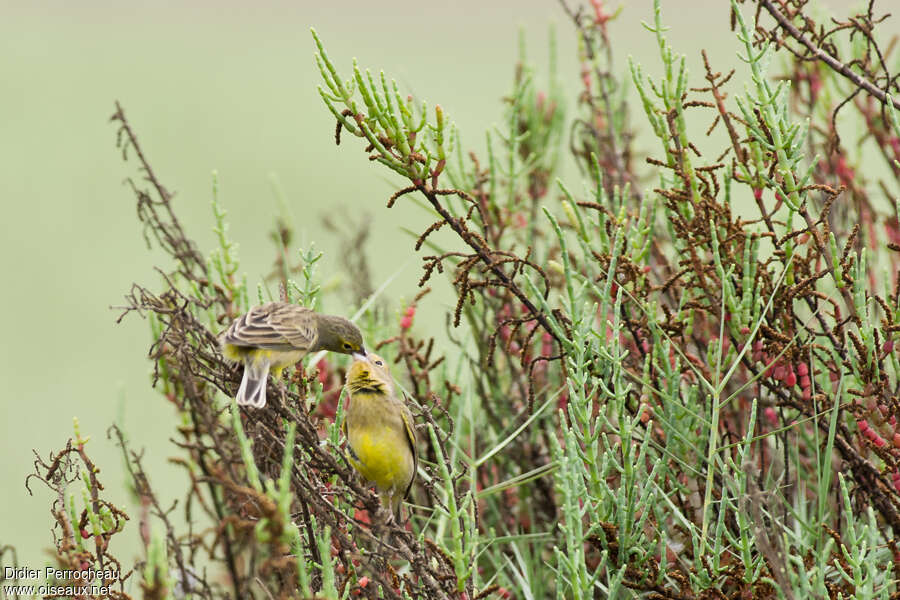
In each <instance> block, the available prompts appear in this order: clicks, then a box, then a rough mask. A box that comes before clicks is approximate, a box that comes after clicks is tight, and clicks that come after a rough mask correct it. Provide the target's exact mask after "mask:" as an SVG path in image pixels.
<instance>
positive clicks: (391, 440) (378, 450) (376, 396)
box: [344, 353, 418, 522]
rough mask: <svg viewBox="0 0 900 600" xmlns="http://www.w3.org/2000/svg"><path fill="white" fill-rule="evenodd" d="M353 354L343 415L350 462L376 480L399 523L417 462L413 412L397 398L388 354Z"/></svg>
mask: <svg viewBox="0 0 900 600" xmlns="http://www.w3.org/2000/svg"><path fill="white" fill-rule="evenodd" d="M353 359H354V360H353V364H352V365H351V366H350V369H349V370H348V371H347V390H348V391H349V392H350V402H349V406H348V407H347V413H346V416H345V419H344V434H345V435H346V437H347V446H348V449H349V455H350V456H349V458H350V463H351V464H352V465H353V467H354V468H355V469H356V470H357V471H359V473H360V475H362V476H363V477H364V478H365V479H367V480H369V481H371V482H372V483H374V484H375V487H376V488H378V491H379V492H380V494H381V501H382V503H383V504H384V506H385V507H386V508H388V509H390V514H391V518H393V519H394V520H395V521H398V522H399V520H400V507H401V505H402V503H403V500H405V499H406V497H407V496H408V495H409V490H410V488H412V483H413V479H415V476H416V467H417V465H418V452H417V451H416V429H415V425H414V424H413V417H412V413H411V412H410V411H409V407H408V406H407V405H406V402H405V401H404V399H403V398H402V396H401V397H399V398H398V397H397V394H396V393H395V391H394V381H393V379H392V378H391V375H390V373H389V372H388V370H387V366H386V364H385V362H384V359H382V358H381V357H380V356H378V355H377V354H371V353H369V354H368V355H367V356H362V355H358V354H354V355H353Z"/></svg>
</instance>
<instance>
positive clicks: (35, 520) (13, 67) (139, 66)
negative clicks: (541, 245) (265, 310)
mask: <svg viewBox="0 0 900 600" xmlns="http://www.w3.org/2000/svg"><path fill="white" fill-rule="evenodd" d="M624 4H625V6H624V8H623V10H622V13H621V15H620V17H619V19H618V21H616V22H614V23H613V24H612V25H611V31H612V35H613V39H614V41H615V52H616V56H617V59H618V62H619V65H620V74H622V75H624V72H625V65H626V62H625V59H626V57H627V55H633V56H634V57H635V59H636V60H637V61H638V62H640V63H642V64H643V65H644V66H645V69H646V70H647V71H648V72H649V73H651V74H654V75H655V74H658V73H659V61H658V58H657V49H656V46H655V41H654V39H653V37H652V35H651V34H649V33H647V32H646V31H645V30H644V29H643V28H642V27H641V24H640V23H641V21H642V20H651V19H652V2H651V1H650V0H640V1H636V0H633V1H629V2H625V3H624ZM887 4H888V3H884V6H883V8H884V9H887V8H888V6H887ZM728 5H729V3H728V2H726V1H724V0H718V1H715V2H713V1H711V0H665V1H664V2H663V9H664V20H665V22H666V24H667V25H669V26H670V27H671V31H670V38H669V39H670V42H671V43H672V45H673V46H674V47H675V49H676V50H677V51H679V52H682V53H685V54H686V55H687V56H688V65H689V68H690V72H691V73H692V74H693V75H692V77H693V82H692V83H693V84H694V85H695V86H702V85H703V83H704V82H703V81H702V62H701V61H700V49H701V48H704V47H705V48H708V49H709V50H710V51H711V58H712V60H713V62H714V65H715V67H716V68H719V69H721V70H723V71H727V70H728V69H729V68H731V67H732V66H735V65H736V64H737V61H736V59H735V58H734V56H735V51H736V50H737V44H736V42H735V40H734V38H733V36H732V34H731V33H730V32H729V29H728V11H729V8H728ZM827 5H828V6H830V7H832V8H834V9H835V10H837V11H846V10H847V9H848V7H850V6H851V5H853V6H855V4H851V3H850V2H844V1H841V0H832V1H831V2H829V3H827ZM0 15H2V18H0V182H2V183H0V193H2V198H3V219H2V221H3V235H2V237H0V261H2V263H0V264H2V267H3V271H2V272H3V275H4V280H5V281H4V291H3V296H2V298H3V299H2V314H3V317H4V323H3V329H2V330H3V339H2V343H0V352H2V356H0V381H2V382H3V386H4V388H3V391H4V396H5V405H6V407H7V408H6V415H5V419H4V421H5V434H4V436H3V440H2V444H0V448H2V456H3V458H2V461H0V481H2V482H3V490H2V492H0V498H2V501H0V506H2V508H3V510H2V511H0V545H2V544H13V545H14V546H16V547H17V549H18V550H19V560H20V563H21V564H25V565H28V566H31V567H37V566H40V565H41V564H43V561H44V560H45V559H44V556H43V554H42V552H43V550H44V549H45V548H48V547H49V546H50V544H51V541H52V540H51V536H50V532H49V528H48V525H49V524H50V516H49V512H48V508H49V505H50V501H51V498H50V496H49V494H48V493H47V491H46V490H45V489H43V488H42V487H41V485H40V484H36V485H32V489H33V491H34V492H35V494H34V497H29V495H28V493H27V491H26V490H25V488H24V485H23V482H24V479H25V476H26V475H27V474H28V473H29V472H31V463H32V456H33V455H32V449H34V450H35V451H37V452H38V453H39V454H40V455H42V456H45V457H46V456H47V455H48V453H49V452H50V451H51V450H57V449H60V448H62V447H63V446H64V445H65V442H66V439H68V438H69V437H70V436H71V435H72V417H73V416H77V417H78V418H79V419H80V421H81V430H82V432H83V434H85V435H90V436H92V440H91V442H90V444H89V449H90V450H91V451H92V453H93V455H94V457H95V459H97V461H98V464H99V466H100V467H101V469H102V471H103V472H102V474H101V477H102V479H103V480H104V481H105V482H106V484H107V486H108V488H109V492H108V494H109V497H110V498H111V499H112V500H113V501H118V502H121V503H127V499H126V494H125V491H124V486H123V482H124V475H123V472H122V466H121V461H120V459H119V456H118V454H117V451H116V449H115V448H114V446H113V444H112V443H111V442H110V441H108V440H107V439H106V434H105V432H106V429H107V427H108V426H109V425H110V424H111V423H112V422H113V421H114V420H116V419H117V418H120V417H121V419H122V421H123V422H124V424H125V426H126V428H127V430H128V431H129V433H130V435H131V436H132V439H133V441H134V443H135V447H137V448H140V447H143V448H145V449H146V466H147V467H148V470H149V473H150V475H151V477H152V479H153V483H154V484H155V486H156V487H157V488H158V489H159V490H160V491H161V496H162V498H163V500H164V503H168V502H171V501H172V500H173V499H175V497H176V490H179V491H180V489H181V486H182V484H183V483H184V477H183V476H182V474H181V473H180V471H179V470H178V469H175V468H173V467H171V466H169V465H168V464H167V463H166V458H167V457H168V456H169V455H171V454H173V445H172V444H171V442H170V441H169V436H170V435H171V431H172V430H171V426H172V424H173V421H174V417H173V413H172V410H171V409H170V407H169V406H168V404H167V403H166V402H165V401H164V400H162V398H161V397H160V396H158V395H157V394H156V393H155V392H154V391H153V390H152V389H151V388H150V386H149V370H150V362H149V361H148V359H147V349H148V342H149V334H148V327H147V324H146V322H144V321H142V320H141V319H140V318H138V317H136V316H131V317H129V318H127V319H126V320H125V321H124V322H123V323H122V324H119V325H116V324H115V319H116V317H117V316H118V314H119V312H118V311H116V310H115V309H112V308H111V306H115V305H118V304H121V303H122V296H123V294H124V293H126V292H127V291H128V289H129V287H130V285H131V283H132V282H135V281H137V282H141V283H145V284H155V283H156V282H157V281H158V277H157V276H156V275H155V273H154V271H153V270H152V267H153V265H154V264H161V266H163V267H167V266H168V265H167V264H166V263H165V262H164V261H162V257H161V255H160V253H159V252H158V251H155V250H154V251H148V250H147V248H146V245H145V243H144V241H143V238H142V236H141V230H140V228H139V226H138V223H137V220H136V218H135V208H134V205H135V202H134V197H133V195H132V193H131V192H130V190H129V189H128V188H127V187H126V186H125V185H123V180H124V178H125V177H127V176H132V175H134V174H135V170H134V165H133V163H129V164H128V165H125V164H123V163H122V161H121V159H120V155H119V152H118V151H117V150H116V148H115V145H114V142H115V130H114V128H113V126H112V125H110V124H109V123H108V118H109V116H110V115H111V114H112V112H113V102H114V101H115V100H119V101H121V102H122V104H123V106H124V107H125V110H126V113H127V115H128V116H129V118H130V120H131V124H132V126H133V127H134V128H135V129H136V131H137V132H138V135H139V138H140V141H141V142H142V144H143V147H144V150H145V152H146V153H147V155H148V158H149V160H150V162H151V164H152V165H153V167H154V168H155V170H156V173H157V175H158V176H159V178H160V179H161V180H162V182H163V183H164V184H166V185H167V186H168V187H169V189H170V190H172V191H175V192H177V198H176V201H175V207H176V210H177V212H178V214H179V215H180V217H181V218H182V220H183V224H184V225H185V227H186V229H187V231H188V234H189V235H190V236H192V237H194V238H195V239H197V240H198V241H199V243H200V245H201V249H202V250H204V251H207V250H209V249H210V248H211V247H212V244H213V238H212V233H211V227H212V223H213V222H212V217H211V212H210V207H209V203H210V199H211V172H212V170H214V169H215V170H217V171H218V173H219V184H220V200H221V202H222V203H223V205H224V206H225V207H226V208H227V210H228V211H229V222H230V224H231V230H230V235H231V237H232V238H233V239H234V240H235V241H237V242H238V243H239V244H240V257H241V261H242V271H243V272H245V273H246V274H247V276H248V281H249V282H250V283H251V286H255V283H256V281H258V280H259V278H260V277H261V276H262V275H263V274H264V273H266V272H267V271H268V268H269V265H270V264H271V259H272V257H273V250H272V245H271V242H270V241H269V239H268V232H269V231H270V230H271V227H272V224H273V216H274V215H275V214H277V210H278V209H277V201H276V196H275V194H274V193H273V187H272V177H273V176H274V177H275V178H276V179H277V181H278V182H279V184H280V186H281V188H282V189H283V191H284V194H285V197H286V198H287V200H288V204H289V207H290V210H291V212H292V215H293V218H294V221H295V224H296V225H297V230H298V233H299V234H300V235H299V236H298V238H299V239H297V240H296V241H297V242H298V243H299V242H301V241H305V242H309V241H315V242H316V244H317V246H318V247H320V248H321V249H323V250H324V251H325V253H326V254H325V258H324V259H323V265H324V266H323V272H326V273H327V272H328V271H334V269H335V266H334V265H336V263H337V259H336V257H335V253H336V248H337V246H336V241H335V239H334V238H333V237H331V236H330V235H328V234H326V233H325V232H323V231H322V228H321V224H320V223H321V221H320V215H321V214H322V213H323V212H325V211H329V210H331V211H335V210H339V209H338V208H337V207H341V206H344V207H347V208H348V209H349V210H351V212H353V213H354V214H362V213H368V214H370V216H371V222H372V226H373V228H374V238H373V244H372V248H371V253H372V255H371V257H370V258H371V264H372V265H373V268H374V274H375V279H376V283H377V282H380V281H382V280H384V279H385V278H387V277H388V276H390V275H391V274H392V273H393V272H394V271H395V270H396V269H397V267H398V266H399V265H402V264H407V266H406V268H405V270H404V271H403V272H402V273H401V276H400V277H398V278H397V280H396V281H395V282H394V283H393V284H392V285H391V288H390V291H389V294H390V295H391V296H392V297H395V298H410V297H411V296H412V295H413V294H415V292H416V289H415V282H416V281H417V280H418V278H419V268H418V261H417V259H413V260H411V261H410V260H409V259H410V257H411V256H412V252H411V249H412V242H411V239H410V238H409V237H408V236H407V235H406V234H403V233H401V232H400V229H399V228H400V227H401V226H405V227H410V228H414V229H415V228H419V229H421V226H422V225H423V224H424V223H426V221H427V219H426V217H425V215H423V214H422V212H421V211H420V210H419V209H417V208H415V207H414V206H413V205H412V204H411V203H403V202H401V203H399V204H398V206H397V207H396V208H394V209H393V210H390V211H388V210H387V209H385V208H384V205H385V202H386V200H387V198H388V196H389V195H390V193H391V192H392V191H393V190H394V189H395V188H394V187H393V186H392V184H391V180H390V177H389V176H388V174H387V173H386V170H385V169H381V168H378V167H377V165H374V164H372V163H369V162H368V161H367V160H366V159H365V156H364V154H363V152H362V149H361V144H359V143H358V141H357V140H355V139H353V138H351V137H350V136H345V137H344V140H345V141H344V144H343V145H342V146H341V147H335V146H334V143H333V133H334V122H333V120H332V118H331V117H330V115H329V114H328V113H327V111H326V110H325V108H324V106H323V104H322V103H321V100H320V98H319V97H318V94H317V92H316V85H317V84H318V81H319V74H318V71H317V69H316V67H315V63H314V61H313V57H312V55H313V44H312V40H311V38H310V35H309V28H310V27H311V26H314V27H316V29H317V30H318V32H319V34H320V35H321V37H322V39H323V40H324V42H325V44H326V46H327V48H328V51H329V53H330V55H331V57H332V59H333V60H334V61H335V63H336V64H337V65H338V66H339V68H341V69H342V72H343V73H345V74H347V73H349V69H350V64H351V63H350V61H351V58H352V57H354V56H355V57H358V58H359V60H360V62H361V64H362V65H363V66H368V67H372V68H373V69H375V70H377V69H384V70H385V71H386V72H387V73H388V75H389V76H392V77H394V78H396V79H397V80H398V82H399V83H400V84H401V87H402V88H403V89H405V90H407V91H409V92H412V93H414V94H415V95H416V96H418V97H420V98H423V99H426V100H428V102H429V106H433V105H434V104H435V103H440V104H441V105H442V106H443V107H444V109H445V111H446V113H447V114H448V115H449V117H450V118H451V119H452V120H454V121H455V122H456V123H457V125H458V126H459V128H460V130H461V131H462V137H463V142H464V144H465V145H466V146H467V148H468V149H473V150H475V151H477V152H479V154H481V155H482V156H483V155H484V153H483V148H484V131H485V129H487V128H489V127H491V126H492V125H493V124H496V123H499V121H500V119H501V116H502V111H503V104H502V101H501V98H502V96H503V95H504V94H506V93H507V92H508V91H509V89H510V84H511V80H512V75H513V65H514V62H515V60H516V57H517V52H518V51H517V36H518V31H519V28H520V27H521V28H522V29H523V31H524V32H525V35H526V36H527V40H528V49H529V60H531V61H533V62H534V63H535V64H536V65H538V67H539V73H540V76H539V78H538V84H539V85H545V82H546V79H544V75H545V74H546V70H545V69H544V67H545V66H546V56H547V39H548V28H549V26H550V24H551V23H554V22H555V23H556V30H557V34H558V38H559V57H560V66H561V73H560V75H561V77H562V79H563V84H564V88H565V91H566V93H567V96H568V106H567V108H568V109H569V110H570V111H571V110H573V109H574V98H575V95H576V94H577V92H578V88H577V86H578V75H577V74H578V62H577V60H576V41H575V36H574V33H573V29H572V27H571V25H570V23H569V22H568V20H567V18H566V16H565V14H564V13H563V12H562V10H561V8H560V6H559V4H558V3H557V2H554V1H550V0H546V1H537V0H528V1H520V0H493V1H487V2H486V1H484V0H479V1H475V0H460V1H457V2H453V3H443V2H442V3H438V2H408V1H403V2H401V1H399V0H384V1H382V2H362V1H358V0H347V1H345V2H341V3H325V2H322V3H318V2H316V3H314V2H287V1H277V0H264V1H262V2H255V3H239V2H236V1H226V2H192V3H185V2H176V1H168V2H153V3H138V2H111V1H110V2H101V1H87V2H81V3H66V2H61V1H60V2H35V3H12V2H5V1H4V2H0ZM891 28H892V30H893V31H897V30H898V27H897V24H896V23H892V24H891V25H890V26H889V27H888V29H891ZM638 109H639V106H637V105H635V110H633V111H632V117H633V122H634V123H637V124H638V125H639V128H643V126H642V125H641V123H642V119H641V115H640V114H638V112H637V110H638ZM570 114H571V112H570ZM699 121H702V122H699ZM708 124H709V122H708V119H705V118H704V119H702V120H701V119H698V124H697V126H698V127H704V128H705V127H706V126H708ZM651 144H652V142H650V140H649V138H646V137H644V138H639V141H638V144H637V151H638V154H639V160H641V161H642V160H643V155H644V154H646V153H648V152H657V148H656V146H655V145H651ZM564 173H565V174H566V177H567V181H568V183H569V185H570V187H571V188H572V189H574V190H581V189H582V188H581V184H580V182H579V181H578V175H577V172H575V171H574V169H572V168H567V169H566V170H565V171H564ZM338 284H339V282H338ZM442 301H443V302H446V303H449V302H450V296H449V294H448V293H444V294H440V293H439V294H436V295H435V297H434V298H433V299H432V301H431V304H432V305H431V306H430V307H429V308H428V310H430V311H433V312H432V313H431V314H434V315H437V314H438V313H439V311H440V310H441V306H440V304H441V302H442ZM328 308H330V309H331V310H332V311H334V312H339V311H340V307H335V306H329V307H328ZM354 308H355V307H354ZM432 322H434V323H435V325H433V327H434V331H428V330H427V329H426V328H427V327H428V325H427V323H426V322H425V319H420V320H419V321H418V323H417V325H416V326H417V328H419V329H420V330H421V331H420V333H429V334H435V335H441V332H442V327H440V323H441V321H439V320H432ZM130 508H132V509H134V507H133V506H131V507H130ZM132 512H133V513H134V511H133V510H132ZM131 528H132V530H133V531H132V532H131V536H132V538H133V539H136V533H135V532H134V530H136V529H137V528H136V523H134V522H132V526H131ZM122 555H123V556H127V553H122Z"/></svg>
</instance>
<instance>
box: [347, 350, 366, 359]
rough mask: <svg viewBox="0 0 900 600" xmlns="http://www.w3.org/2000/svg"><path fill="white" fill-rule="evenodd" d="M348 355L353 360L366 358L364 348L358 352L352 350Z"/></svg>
mask: <svg viewBox="0 0 900 600" xmlns="http://www.w3.org/2000/svg"><path fill="white" fill-rule="evenodd" d="M350 356H352V357H353V360H368V357H367V356H366V351H365V350H364V349H363V350H360V351H359V352H354V353H353V354H351V355H350Z"/></svg>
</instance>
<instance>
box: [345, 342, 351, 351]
mask: <svg viewBox="0 0 900 600" xmlns="http://www.w3.org/2000/svg"><path fill="white" fill-rule="evenodd" d="M344 350H353V346H351V345H350V344H348V343H347V342H344Z"/></svg>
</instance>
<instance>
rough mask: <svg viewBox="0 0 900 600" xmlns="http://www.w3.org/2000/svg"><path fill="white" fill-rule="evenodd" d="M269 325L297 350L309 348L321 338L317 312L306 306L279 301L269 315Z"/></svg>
mask: <svg viewBox="0 0 900 600" xmlns="http://www.w3.org/2000/svg"><path fill="white" fill-rule="evenodd" d="M268 322H269V326H270V327H272V329H274V330H275V331H277V332H278V333H279V335H281V336H282V337H283V338H284V339H285V340H287V342H288V343H289V344H290V345H291V346H292V347H293V348H295V349H297V350H309V349H310V348H312V347H313V346H315V345H316V341H317V340H318V339H319V328H318V326H317V325H316V313H314V312H313V311H312V310H311V309H309V308H306V307H305V306H298V305H296V304H286V303H279V306H278V308H277V309H276V310H274V311H273V312H272V313H271V315H269V320H268Z"/></svg>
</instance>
